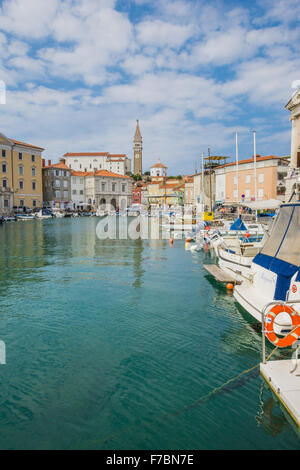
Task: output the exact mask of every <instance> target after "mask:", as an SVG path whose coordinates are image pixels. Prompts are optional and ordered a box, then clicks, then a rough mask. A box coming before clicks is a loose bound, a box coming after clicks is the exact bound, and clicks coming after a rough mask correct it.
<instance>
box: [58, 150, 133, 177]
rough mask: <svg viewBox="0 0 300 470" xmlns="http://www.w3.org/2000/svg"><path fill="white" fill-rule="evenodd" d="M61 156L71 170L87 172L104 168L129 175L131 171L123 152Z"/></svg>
mask: <svg viewBox="0 0 300 470" xmlns="http://www.w3.org/2000/svg"><path fill="white" fill-rule="evenodd" d="M63 158H64V160H65V163H66V165H67V166H68V167H69V168H70V169H71V170H72V171H81V172H84V173H88V172H95V171H100V170H106V171H111V172H112V173H117V174H119V175H129V173H130V171H131V161H130V159H129V158H128V157H127V155H125V154H110V153H108V152H81V153H65V154H64V156H63Z"/></svg>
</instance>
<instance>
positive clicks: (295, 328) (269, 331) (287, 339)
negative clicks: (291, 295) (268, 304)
mask: <svg viewBox="0 0 300 470" xmlns="http://www.w3.org/2000/svg"><path fill="white" fill-rule="evenodd" d="M283 312H286V313H288V314H289V316H290V317H291V319H292V331H291V332H290V333H289V334H287V335H286V336H284V337H283V338H278V336H277V335H276V333H275V332H274V330H273V326H274V321H275V318H276V317H277V315H279V314H280V313H283ZM264 327H265V335H266V337H267V338H268V340H269V341H270V342H271V343H273V344H274V345H275V346H277V347H278V348H287V347H289V346H292V345H293V344H294V343H295V342H296V341H297V340H298V338H299V337H300V315H299V313H298V312H297V311H296V310H295V309H294V308H293V307H290V306H289V305H282V304H281V305H274V307H272V308H271V309H270V310H269V312H268V313H267V315H266V316H265V322H264Z"/></svg>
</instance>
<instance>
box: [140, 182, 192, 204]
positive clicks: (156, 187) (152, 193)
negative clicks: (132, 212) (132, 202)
mask: <svg viewBox="0 0 300 470" xmlns="http://www.w3.org/2000/svg"><path fill="white" fill-rule="evenodd" d="M184 188H185V183H183V182H182V181H179V180H178V179H170V180H167V182H166V183H164V182H162V181H152V182H151V183H148V184H147V199H148V204H150V205H155V206H159V207H164V206H166V205H167V206H169V207H171V206H177V205H180V206H182V205H183V204H184Z"/></svg>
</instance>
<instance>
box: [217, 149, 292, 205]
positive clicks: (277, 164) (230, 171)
mask: <svg viewBox="0 0 300 470" xmlns="http://www.w3.org/2000/svg"><path fill="white" fill-rule="evenodd" d="M288 165H289V160H288V159H287V158H284V157H276V156H274V155H268V156H263V157H262V156H260V155H257V157H256V184H255V171H254V158H253V157H252V158H251V159H246V160H239V163H238V173H237V167H236V164H235V162H232V163H226V164H225V165H221V166H220V167H217V168H216V169H215V174H216V202H226V203H234V202H243V201H245V202H250V201H254V200H255V186H256V198H257V200H258V201H263V200H268V199H280V200H282V201H284V200H285V178H286V176H287V172H288Z"/></svg>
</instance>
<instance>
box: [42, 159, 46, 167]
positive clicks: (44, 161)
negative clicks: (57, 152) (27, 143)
mask: <svg viewBox="0 0 300 470" xmlns="http://www.w3.org/2000/svg"><path fill="white" fill-rule="evenodd" d="M45 166H46V160H45V159H44V158H42V168H45Z"/></svg>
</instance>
